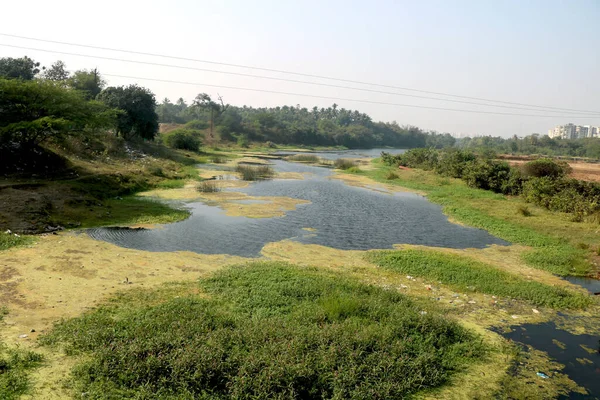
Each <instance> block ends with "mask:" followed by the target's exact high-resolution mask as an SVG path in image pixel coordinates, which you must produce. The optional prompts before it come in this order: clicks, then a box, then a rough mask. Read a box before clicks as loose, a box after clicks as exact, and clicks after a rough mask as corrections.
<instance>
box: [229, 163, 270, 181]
mask: <svg viewBox="0 0 600 400" xmlns="http://www.w3.org/2000/svg"><path fill="white" fill-rule="evenodd" d="M235 172H237V173H239V174H240V175H242V179H243V180H245V181H260V180H263V179H269V178H272V177H273V176H274V175H275V171H274V170H273V168H271V167H269V166H268V165H259V166H251V165H244V164H238V165H237V166H236V167H235Z"/></svg>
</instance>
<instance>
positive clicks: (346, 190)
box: [88, 160, 507, 257]
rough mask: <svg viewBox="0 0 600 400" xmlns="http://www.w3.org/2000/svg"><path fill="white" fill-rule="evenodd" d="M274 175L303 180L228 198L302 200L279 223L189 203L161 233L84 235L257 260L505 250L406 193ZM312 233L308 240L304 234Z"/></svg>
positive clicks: (294, 166) (313, 170)
mask: <svg viewBox="0 0 600 400" xmlns="http://www.w3.org/2000/svg"><path fill="white" fill-rule="evenodd" d="M273 167H274V168H275V169H276V170H277V171H279V172H300V173H305V179H304V180H290V179H287V180H277V179H276V180H271V181H262V182H256V183H252V184H250V185H249V186H248V187H245V188H235V189H231V190H232V191H238V192H245V193H248V194H250V195H255V196H286V197H292V198H297V199H303V200H309V201H310V202H311V203H310V204H304V205H300V206H298V208H297V209H296V210H295V211H290V212H287V213H286V215H285V216H284V217H279V218H263V219H253V218H245V217H229V216H226V215H225V214H224V212H223V210H222V209H220V208H219V207H216V206H212V205H207V204H204V203H200V202H198V203H190V204H188V206H189V207H190V209H191V211H192V216H191V217H190V218H189V219H187V220H185V221H182V222H178V223H174V224H169V225H165V226H164V228H163V229H158V230H146V231H131V230H118V229H104V228H99V229H90V230H89V231H88V233H89V235H90V236H92V237H94V238H97V239H101V240H106V241H109V242H112V243H115V244H117V245H119V246H123V247H130V248H136V249H141V250H151V251H176V250H189V251H194V252H198V253H207V254H232V255H239V256H246V257H256V256H258V255H259V253H260V250H261V249H262V247H263V246H264V245H265V244H267V243H269V242H276V241H280V240H284V239H292V240H296V241H299V242H301V243H308V244H320V245H324V246H329V247H334V248H338V249H344V250H368V249H385V248H391V247H392V245H394V244H399V243H408V244H420V245H426V246H438V247H450V248H468V247H475V248H483V247H486V246H488V245H490V244H499V245H505V244H507V243H506V242H504V241H503V240H500V239H498V238H496V237H494V236H491V235H490V234H488V233H487V232H485V231H483V230H479V229H474V228H468V227H464V226H460V225H456V224H452V223H450V222H449V221H448V219H447V217H446V216H445V215H443V214H442V212H441V208H440V207H439V206H437V205H434V204H432V203H430V202H428V201H427V200H426V199H425V198H423V197H422V196H419V195H416V194H412V193H385V192H378V191H373V190H369V189H364V188H358V187H352V186H348V185H346V184H344V183H342V182H340V181H337V180H331V179H329V176H330V175H331V174H332V172H331V170H329V169H326V168H320V167H314V166H310V165H304V164H298V163H290V162H286V161H282V160H275V161H274V163H273ZM306 227H310V228H315V229H316V231H317V233H316V234H314V235H307V234H306V231H305V230H304V229H303V228H306Z"/></svg>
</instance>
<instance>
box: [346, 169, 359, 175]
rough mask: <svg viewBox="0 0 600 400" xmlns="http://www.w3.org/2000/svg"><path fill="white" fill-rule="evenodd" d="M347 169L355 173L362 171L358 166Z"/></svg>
mask: <svg viewBox="0 0 600 400" xmlns="http://www.w3.org/2000/svg"><path fill="white" fill-rule="evenodd" d="M346 171H348V172H351V173H353V174H355V173H357V172H360V168H358V167H350V168H348V169H347V170H346Z"/></svg>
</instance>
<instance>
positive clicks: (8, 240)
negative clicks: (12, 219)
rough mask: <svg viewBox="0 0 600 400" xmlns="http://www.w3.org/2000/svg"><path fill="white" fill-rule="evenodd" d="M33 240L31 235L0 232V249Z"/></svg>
mask: <svg viewBox="0 0 600 400" xmlns="http://www.w3.org/2000/svg"><path fill="white" fill-rule="evenodd" d="M33 242H35V239H34V238H33V237H32V236H24V235H19V236H15V234H14V233H6V232H0V251H2V250H7V249H10V248H11V247H17V246H26V245H28V244H31V243H33Z"/></svg>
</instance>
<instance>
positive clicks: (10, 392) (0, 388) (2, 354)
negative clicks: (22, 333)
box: [0, 306, 43, 400]
mask: <svg viewBox="0 0 600 400" xmlns="http://www.w3.org/2000/svg"><path fill="white" fill-rule="evenodd" d="M7 314H8V309H7V308H6V307H5V306H0V322H2V320H3V319H4V317H5V316H6V315H7ZM42 360H43V359H42V356H41V355H40V354H37V353H34V352H32V351H28V350H21V349H18V348H16V349H15V348H12V349H11V348H8V347H7V346H6V345H4V344H3V343H1V342H0V399H2V400H16V399H19V398H20V397H21V395H23V394H26V393H27V391H28V390H29V388H30V383H29V377H28V372H29V370H31V369H33V368H35V367H38V366H39V365H40V363H41V362H42Z"/></svg>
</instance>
